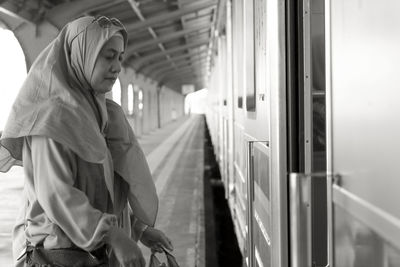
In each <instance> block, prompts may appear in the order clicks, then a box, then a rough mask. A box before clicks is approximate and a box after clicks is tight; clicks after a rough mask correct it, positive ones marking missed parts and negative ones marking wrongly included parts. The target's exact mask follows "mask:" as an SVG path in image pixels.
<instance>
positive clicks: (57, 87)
mask: <svg viewBox="0 0 400 267" xmlns="http://www.w3.org/2000/svg"><path fill="white" fill-rule="evenodd" d="M116 34H117V35H119V34H121V35H122V37H123V39H124V45H125V48H126V45H127V32H126V30H125V28H124V27H123V25H122V24H121V23H120V22H119V21H118V20H116V19H108V18H106V17H101V18H100V19H99V18H97V19H96V18H94V17H90V16H86V17H82V18H79V19H76V20H74V21H72V22H70V23H69V24H67V25H66V26H65V27H64V28H63V29H62V30H61V31H60V33H59V34H58V36H57V37H56V38H55V39H54V40H53V41H52V42H51V43H50V44H49V45H48V46H47V47H46V48H45V49H44V50H43V51H42V52H41V53H40V54H39V56H38V57H37V59H36V60H35V62H34V63H33V65H32V67H31V69H30V71H29V73H28V75H27V78H26V80H25V82H24V84H23V85H22V88H21V90H20V92H19V94H18V96H17V98H16V100H15V102H14V104H13V107H12V110H11V112H10V115H9V117H8V121H7V123H6V126H5V128H4V131H3V133H2V137H1V139H0V145H1V146H0V171H2V172H6V171H8V170H9V169H10V168H11V166H13V165H22V144H23V138H24V137H26V136H35V135H38V136H46V137H49V138H52V139H53V140H55V141H56V142H58V143H60V144H62V145H64V146H66V147H68V148H69V149H71V150H72V151H73V152H74V153H75V154H76V155H78V156H79V157H80V158H81V159H83V160H85V161H88V162H91V163H98V164H102V163H104V162H105V161H106V160H107V153H108V149H109V151H110V152H111V155H112V158H113V161H114V164H115V168H114V171H115V172H117V173H118V174H120V173H122V172H124V175H121V177H122V178H123V179H124V180H125V181H126V182H127V183H128V184H129V185H130V186H131V187H135V185H136V184H143V181H142V180H143V179H148V177H147V176H146V175H144V177H138V175H137V173H136V172H135V169H133V168H132V167H127V166H126V164H128V165H132V163H131V162H130V161H129V159H128V158H124V156H132V155H131V154H129V155H128V154H125V153H124V151H120V150H118V149H113V148H112V147H110V145H109V146H107V142H106V140H105V137H106V136H105V135H106V129H107V132H108V134H111V135H114V141H116V143H115V142H114V143H113V144H112V146H114V145H116V146H118V147H119V146H121V144H118V142H123V146H124V147H125V150H126V151H129V150H130V148H131V147H136V146H137V141H136V139H135V137H134V136H133V138H130V139H129V140H128V139H126V138H125V139H124V137H123V136H121V137H120V138H119V137H118V134H120V133H121V132H120V131H119V130H118V129H117V130H116V132H115V133H113V131H114V130H113V129H112V127H107V123H108V122H109V121H108V111H107V106H106V99H105V95H104V94H98V93H95V91H94V90H93V88H92V87H91V85H90V79H91V77H92V74H93V69H94V66H95V63H96V59H97V56H98V54H99V52H100V50H101V48H102V47H103V45H104V44H105V43H106V42H107V41H108V40H109V39H110V38H111V37H113V36H115V35H116ZM130 130H131V131H132V129H130ZM120 161H122V163H120ZM140 164H146V166H147V162H146V161H145V159H144V162H143V161H142V162H140ZM139 168H141V167H139ZM121 169H122V170H127V169H129V171H128V172H126V171H121ZM105 178H106V180H107V179H112V180H113V177H112V178H109V177H105ZM150 178H151V176H150ZM106 184H107V181H106ZM146 184H150V187H149V188H148V191H149V195H150V196H151V197H150V198H149V197H147V198H146V199H143V200H138V203H143V202H147V201H150V203H151V204H150V205H155V206H157V205H158V199H157V195H156V193H155V186H154V182H152V180H151V182H149V181H146ZM143 189H144V188H142V190H143ZM109 191H110V189H109ZM147 205H148V204H147ZM155 210H156V209H155ZM150 213H151V214H148V215H146V216H143V218H139V219H141V220H142V221H143V222H145V223H147V224H149V225H153V224H154V220H155V214H154V212H150ZM145 217H147V218H145Z"/></svg>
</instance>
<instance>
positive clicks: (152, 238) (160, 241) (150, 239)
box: [140, 226, 174, 253]
mask: <svg viewBox="0 0 400 267" xmlns="http://www.w3.org/2000/svg"><path fill="white" fill-rule="evenodd" d="M140 241H141V242H142V243H143V245H145V246H146V247H148V248H150V249H151V250H153V251H156V252H160V253H161V252H163V247H164V248H166V249H168V250H170V251H172V250H173V249H174V248H173V246H172V243H171V240H169V238H168V237H167V236H166V235H165V234H164V233H163V232H161V231H160V230H158V229H155V228H153V227H150V226H149V227H147V228H146V230H144V232H143V234H142V237H141V238H140Z"/></svg>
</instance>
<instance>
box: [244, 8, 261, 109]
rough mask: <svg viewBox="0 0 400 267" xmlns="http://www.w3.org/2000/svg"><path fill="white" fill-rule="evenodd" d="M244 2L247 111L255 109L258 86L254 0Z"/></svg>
mask: <svg viewBox="0 0 400 267" xmlns="http://www.w3.org/2000/svg"><path fill="white" fill-rule="evenodd" d="M244 4H245V6H244V11H243V12H244V35H245V38H244V40H245V45H244V52H245V66H246V70H245V71H246V74H245V75H246V79H245V80H246V84H245V86H246V109H247V111H255V109H256V98H255V96H256V88H255V82H254V9H253V8H254V0H251V1H244ZM257 13H258V12H257Z"/></svg>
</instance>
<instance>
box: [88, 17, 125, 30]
mask: <svg viewBox="0 0 400 267" xmlns="http://www.w3.org/2000/svg"><path fill="white" fill-rule="evenodd" d="M93 22H97V23H98V24H99V26H100V27H102V28H110V27H111V26H112V25H115V26H118V27H121V28H124V25H123V24H122V23H121V21H119V20H118V19H116V18H107V17H106V16H100V17H97V18H95V19H94V20H93Z"/></svg>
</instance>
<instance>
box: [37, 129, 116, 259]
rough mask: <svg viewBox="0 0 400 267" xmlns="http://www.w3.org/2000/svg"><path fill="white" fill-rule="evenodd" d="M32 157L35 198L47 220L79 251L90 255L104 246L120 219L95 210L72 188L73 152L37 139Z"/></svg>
mask: <svg viewBox="0 0 400 267" xmlns="http://www.w3.org/2000/svg"><path fill="white" fill-rule="evenodd" d="M31 155H32V163H33V176H34V183H35V191H36V195H37V198H38V201H39V204H40V205H41V207H42V208H43V210H44V212H45V213H46V215H47V216H48V218H49V219H50V220H51V221H52V222H53V223H55V224H57V225H58V226H59V227H60V228H61V229H62V230H63V232H64V233H65V234H66V235H67V236H68V237H69V238H70V240H71V241H72V242H73V243H74V244H75V245H77V246H78V247H80V248H82V249H84V250H87V251H90V250H93V249H95V248H97V247H99V246H101V245H102V244H103V243H104V239H105V235H106V234H107V232H108V230H109V229H110V228H111V227H114V226H116V225H117V219H116V217H115V216H114V215H111V214H106V213H102V212H101V211H99V210H97V209H95V208H93V207H92V206H91V205H90V203H89V200H88V198H87V196H86V195H85V193H84V192H83V191H81V190H79V189H77V188H75V187H74V186H73V184H74V181H75V177H74V172H73V169H72V166H73V165H72V164H73V163H74V160H75V155H74V154H73V152H72V151H71V150H69V149H67V148H65V147H64V146H62V145H61V144H59V143H56V142H55V141H54V140H52V139H50V138H47V137H42V136H34V137H32V143H31Z"/></svg>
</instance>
